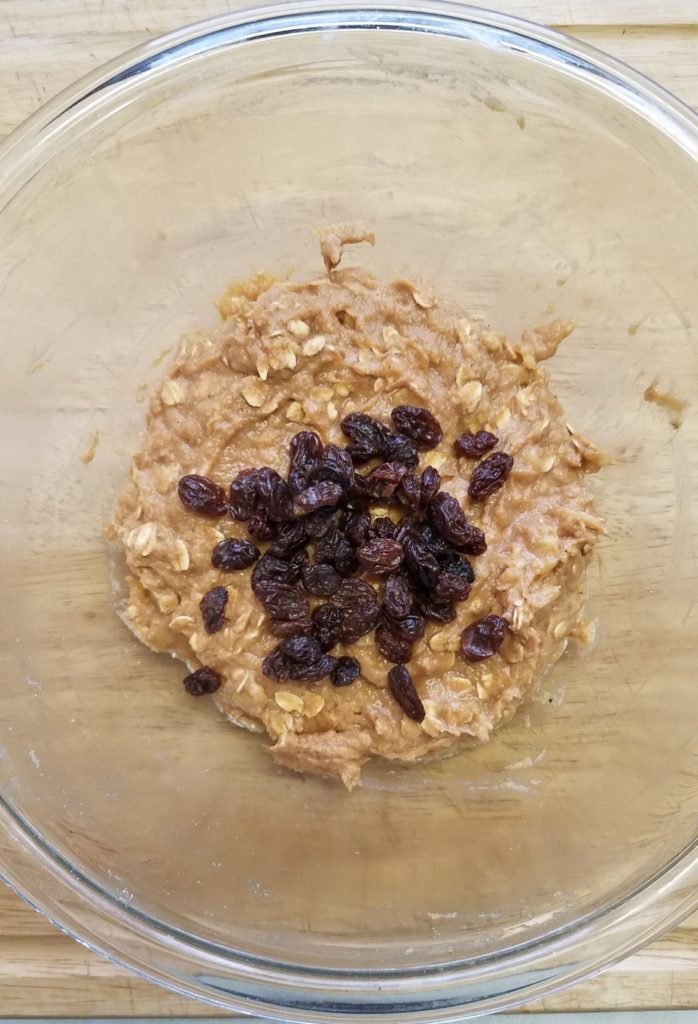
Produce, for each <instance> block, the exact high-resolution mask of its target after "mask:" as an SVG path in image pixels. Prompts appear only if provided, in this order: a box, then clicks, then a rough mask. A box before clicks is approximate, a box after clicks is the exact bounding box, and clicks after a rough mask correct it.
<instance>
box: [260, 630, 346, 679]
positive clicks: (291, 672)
mask: <svg viewBox="0 0 698 1024" xmlns="http://www.w3.org/2000/svg"><path fill="white" fill-rule="evenodd" d="M293 645H296V650H295V651H291V647H292V646H293ZM303 645H306V648H305V650H304V646H303ZM336 664H337V659H336V658H332V657H330V655H328V654H324V653H323V652H322V651H321V650H320V649H319V648H318V646H317V644H316V642H315V640H313V638H312V637H303V636H300V637H294V638H293V639H291V640H284V641H282V643H280V644H279V645H278V647H275V648H274V650H273V651H270V652H269V654H267V656H266V658H265V659H264V661H263V662H262V672H263V674H264V675H265V676H267V677H268V678H269V679H274V680H276V682H285V681H286V680H287V679H293V680H295V681H297V682H301V683H317V682H318V681H319V680H320V679H323V678H324V677H325V676H328V675H329V674H330V672H332V670H333V669H334V668H335V666H336Z"/></svg>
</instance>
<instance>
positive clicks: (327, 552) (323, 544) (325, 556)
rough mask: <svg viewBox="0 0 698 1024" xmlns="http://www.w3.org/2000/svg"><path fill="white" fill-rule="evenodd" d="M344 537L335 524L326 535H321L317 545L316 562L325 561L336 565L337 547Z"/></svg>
mask: <svg viewBox="0 0 698 1024" xmlns="http://www.w3.org/2000/svg"><path fill="white" fill-rule="evenodd" d="M343 539H344V538H343V537H342V534H341V533H340V532H339V530H338V529H337V527H336V526H334V524H333V525H332V526H331V527H330V529H329V530H328V531H327V533H326V534H325V536H324V537H321V538H320V539H319V540H318V542H317V544H316V545H315V560H316V562H325V563H326V564H327V565H334V560H335V557H336V555H337V548H338V547H339V543H340V541H342V540H343Z"/></svg>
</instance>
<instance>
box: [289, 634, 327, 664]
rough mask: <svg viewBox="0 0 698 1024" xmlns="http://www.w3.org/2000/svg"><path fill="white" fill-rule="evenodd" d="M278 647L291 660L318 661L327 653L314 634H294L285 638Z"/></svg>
mask: <svg viewBox="0 0 698 1024" xmlns="http://www.w3.org/2000/svg"><path fill="white" fill-rule="evenodd" d="M278 649H279V650H280V651H281V652H282V654H283V655H284V657H286V658H290V659H291V661H298V662H309V661H317V660H318V658H321V657H322V655H323V654H324V653H325V652H324V651H323V649H322V647H320V644H319V643H318V642H317V640H316V639H315V637H314V636H294V637H290V638H289V639H288V640H283V641H282V642H281V643H280V644H279V645H278Z"/></svg>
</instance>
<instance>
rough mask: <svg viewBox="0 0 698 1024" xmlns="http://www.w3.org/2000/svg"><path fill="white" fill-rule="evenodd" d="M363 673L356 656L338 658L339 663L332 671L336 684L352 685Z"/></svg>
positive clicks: (333, 680) (332, 678)
mask: <svg viewBox="0 0 698 1024" xmlns="http://www.w3.org/2000/svg"><path fill="white" fill-rule="evenodd" d="M360 674H361V665H360V664H359V662H358V661H357V660H356V658H337V664H336V665H335V667H334V668H333V669H332V671H331V672H330V679H331V680H332V683H333V685H334V686H350V685H351V683H353V682H354V680H355V679H357V678H358V676H359V675H360Z"/></svg>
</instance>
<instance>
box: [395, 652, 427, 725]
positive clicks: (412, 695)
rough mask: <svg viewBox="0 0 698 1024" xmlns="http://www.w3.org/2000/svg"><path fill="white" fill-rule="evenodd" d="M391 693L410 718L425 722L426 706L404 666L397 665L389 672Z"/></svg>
mask: <svg viewBox="0 0 698 1024" xmlns="http://www.w3.org/2000/svg"><path fill="white" fill-rule="evenodd" d="M388 685H389V687H390V692H391V693H392V695H393V697H394V698H395V700H396V701H397V702H398V704H399V705H400V707H401V708H402V710H403V711H404V712H405V714H406V715H407V717H408V718H411V719H413V721H415V722H423V721H424V715H425V711H424V705H423V704H422V701H421V699H420V696H419V694H418V693H417V688H416V687H415V685H414V680H413V679H412V676H411V675H410V673H409V672H408V671H407V669H406V668H405V666H404V665H396V666H395V668H391V670H390V672H388Z"/></svg>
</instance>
